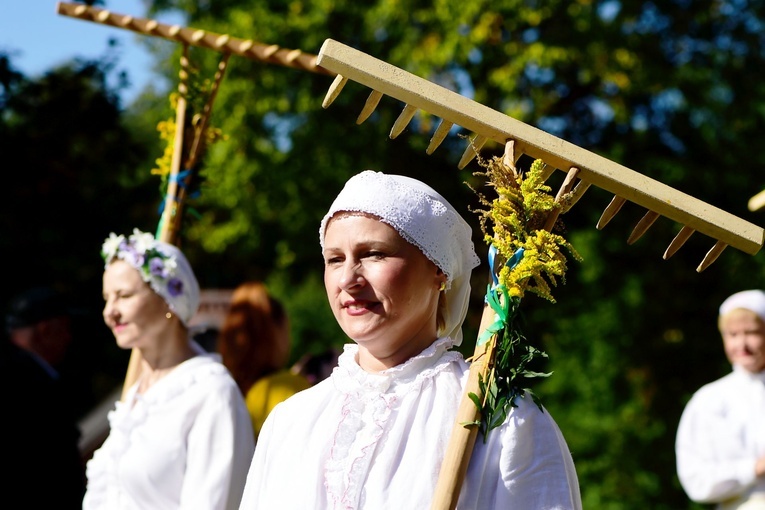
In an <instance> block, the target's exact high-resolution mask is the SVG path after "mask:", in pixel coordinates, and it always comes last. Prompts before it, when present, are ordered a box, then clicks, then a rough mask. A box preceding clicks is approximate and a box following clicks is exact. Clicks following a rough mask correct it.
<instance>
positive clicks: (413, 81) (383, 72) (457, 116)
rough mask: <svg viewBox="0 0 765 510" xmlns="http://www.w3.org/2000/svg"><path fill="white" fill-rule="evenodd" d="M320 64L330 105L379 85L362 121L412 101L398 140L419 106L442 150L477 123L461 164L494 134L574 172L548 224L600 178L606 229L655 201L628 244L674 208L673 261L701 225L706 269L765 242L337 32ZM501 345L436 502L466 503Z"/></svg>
mask: <svg viewBox="0 0 765 510" xmlns="http://www.w3.org/2000/svg"><path fill="white" fill-rule="evenodd" d="M316 63H317V65H319V66H321V67H323V68H325V69H327V70H329V71H332V72H334V73H336V74H337V76H336V77H335V80H334V81H333V83H332V85H331V86H330V88H329V91H328V92H327V95H326V97H325V98H324V101H323V103H322V106H323V107H324V108H328V107H329V106H330V105H331V104H332V102H333V101H334V100H335V99H336V98H337V96H338V95H339V94H340V92H341V91H342V89H343V87H344V86H345V84H346V83H347V82H348V80H353V81H356V82H358V83H360V84H362V85H365V86H367V87H369V88H371V89H372V92H371V94H370V95H369V97H368V99H367V101H366V104H365V105H364V107H363V109H362V111H361V113H360V114H359V116H358V118H357V120H356V123H357V124H361V123H363V122H364V121H365V120H366V119H367V118H368V117H369V116H370V115H371V114H372V112H373V111H374V110H375V108H376V107H377V105H378V104H379V102H380V100H381V98H382V96H383V95H388V96H390V97H393V98H395V99H398V100H399V101H401V102H403V103H404V104H405V106H404V109H403V111H402V112H401V114H400V115H399V117H398V118H397V119H396V121H395V122H394V124H393V127H392V128H391V131H390V138H396V137H397V136H398V135H399V134H401V132H402V131H403V130H404V128H406V126H407V125H408V124H409V122H410V121H411V120H412V118H413V117H414V115H415V113H416V112H417V110H420V109H421V110H423V111H425V112H428V113H430V114H432V115H435V116H437V117H440V118H441V122H440V124H439V125H438V127H437V128H436V131H435V133H434V134H433V137H432V138H431V140H430V144H429V146H428V148H427V150H426V152H427V154H432V153H433V151H434V150H435V149H436V148H437V147H438V146H439V145H440V144H441V142H443V140H444V139H445V138H446V135H447V134H448V132H449V131H450V130H451V129H452V127H453V126H455V125H457V126H462V127H463V128H465V129H467V130H469V131H471V132H472V133H473V137H472V138H471V139H470V143H469V144H468V146H467V148H466V149H465V152H464V153H463V155H462V158H461V159H460V161H459V163H458V168H459V169H463V168H464V167H465V166H466V165H467V164H468V163H469V162H470V161H471V160H472V159H473V158H474V157H475V156H476V155H477V151H480V149H481V147H483V145H484V144H485V143H486V141H488V140H493V141H495V142H497V143H498V144H501V145H504V147H505V154H504V160H503V161H504V164H505V165H506V166H508V167H511V168H514V166H515V162H516V161H517V160H518V159H519V158H520V157H521V156H522V155H523V154H527V155H529V156H531V157H532V158H534V159H541V160H542V161H544V162H545V164H546V165H547V168H548V173H547V175H546V176H545V179H546V178H548V177H549V176H550V175H551V174H552V173H553V172H554V171H555V170H556V169H559V170H561V171H564V172H566V176H565V179H564V181H563V184H562V185H561V188H560V190H559V192H558V194H557V195H556V202H558V203H559V204H560V208H559V209H558V210H557V211H555V212H553V213H552V214H551V215H550V216H549V217H548V218H547V222H546V225H545V227H544V228H545V229H547V230H549V229H551V228H552V226H553V225H554V223H555V221H556V219H557V217H558V215H559V214H563V213H565V212H567V211H568V210H569V209H570V208H571V207H573V205H574V204H575V203H576V202H577V201H578V200H579V199H580V198H581V197H582V195H583V194H584V192H585V191H587V189H588V188H589V187H590V186H591V185H595V186H598V187H600V188H603V189H605V190H606V191H609V192H611V193H613V194H614V197H613V199H612V200H611V202H610V204H609V205H608V206H607V207H606V209H605V210H604V211H603V214H602V215H601V217H600V220H599V221H598V223H597V228H598V229H602V228H603V227H605V226H606V224H608V222H609V221H610V220H611V219H612V218H613V217H614V216H615V215H616V214H617V213H618V212H619V210H620V209H621V208H622V206H623V205H624V204H625V203H626V202H627V201H630V202H633V203H635V204H638V205H640V206H642V207H645V208H646V209H647V212H646V213H645V215H644V216H643V217H642V219H641V220H640V221H639V222H638V223H637V225H636V226H635V227H634V229H633V231H632V233H631V234H630V236H629V238H628V240H627V242H628V243H629V244H632V243H634V242H635V241H637V240H638V239H639V238H640V237H641V236H642V235H643V234H644V233H645V232H646V231H647V230H648V229H649V228H650V227H651V225H653V223H654V222H655V221H656V220H657V219H658V217H659V216H666V217H667V218H669V219H671V220H674V221H676V222H678V223H680V224H681V225H682V228H681V229H680V231H679V232H678V234H677V235H676V237H675V238H674V239H673V240H672V242H671V243H670V244H669V246H668V247H667V249H666V251H665V252H664V259H668V258H670V257H671V256H672V255H673V254H674V253H675V252H677V250H678V249H680V247H682V246H683V244H685V242H686V241H687V240H688V238H689V237H690V236H691V235H692V234H693V233H694V232H696V231H698V232H701V233H702V234H705V235H707V236H709V237H711V238H713V239H715V240H716V243H715V244H714V246H712V248H711V249H710V250H709V251H708V252H707V254H706V256H705V257H704V259H703V260H702V261H701V263H700V264H699V266H698V267H697V268H696V271H697V272H701V271H703V270H704V269H706V268H707V267H709V265H711V264H712V263H713V262H714V261H715V260H716V259H717V258H718V257H719V256H720V254H721V253H722V251H723V250H724V249H725V248H726V247H727V246H733V247H734V248H737V249H739V250H741V251H743V252H745V253H748V254H751V255H754V254H756V253H757V252H758V251H759V250H760V248H761V247H762V244H763V241H764V240H765V231H763V229H762V228H760V227H758V226H756V225H754V224H752V223H749V222H747V221H744V220H743V219H741V218H738V217H736V216H734V215H732V214H729V213H727V212H725V211H723V210H720V209H718V208H716V207H714V206H711V205H709V204H707V203H705V202H702V201H701V200H698V199H696V198H694V197H692V196H689V195H686V194H684V193H682V192H680V191H678V190H676V189H674V188H672V187H670V186H667V185H664V184H662V183H660V182H657V181H655V180H653V179H650V178H649V177H647V176H645V175H642V174H640V173H638V172H636V171H634V170H631V169H629V168H627V167H624V166H622V165H619V164H618V163H615V162H613V161H610V160H609V159H607V158H604V157H601V156H599V155H597V154H594V153H592V152H590V151H587V150H585V149H583V148H581V147H578V146H576V145H574V144H571V143H569V142H567V141H565V140H563V139H561V138H557V137H555V136H553V135H551V134H548V133H546V132H544V131H541V130H539V129H537V128H535V127H533V126H530V125H528V124H525V123H523V122H520V121H518V120H516V119H513V118H512V117H509V116H507V115H505V114H502V113H500V112H498V111H496V110H493V109H491V108H488V107H486V106H484V105H482V104H480V103H477V102H475V101H473V100H471V99H468V98H466V97H464V96H461V95H460V94H457V93H455V92H453V91H451V90H448V89H446V88H444V87H441V86H439V85H437V84H434V83H432V82H430V81H428V80H425V79H423V78H420V77H418V76H415V75H413V74H411V73H409V72H407V71H404V70H403V69H400V68H397V67H395V66H393V65H390V64H388V63H386V62H384V61H381V60H379V59H376V58H374V57H372V56H370V55H367V54H365V53H363V52H361V51H358V50H356V49H354V48H351V47H349V46H346V45H344V44H342V43H339V42H337V41H334V40H332V39H327V40H326V41H325V42H324V44H323V45H322V47H321V50H320V51H319V54H318V59H317V61H316ZM493 320H494V312H493V310H492V309H491V308H490V307H489V306H485V307H484V311H483V316H482V319H481V325H480V327H479V338H480V335H481V334H482V333H483V331H485V330H486V328H487V327H488V326H489V325H490V324H491V323H492V322H493ZM495 343H496V335H495V336H494V337H493V338H492V339H491V340H490V341H488V342H486V343H484V344H483V345H477V346H476V349H475V353H474V354H473V358H472V359H473V361H472V363H471V367H470V374H469V378H468V382H467V385H466V389H465V392H464V394H463V396H462V400H461V402H460V406H459V408H458V411H457V418H456V420H455V423H454V427H453V429H452V435H451V438H450V442H449V444H448V446H447V450H446V454H445V456H444V461H443V463H442V465H441V470H440V474H439V479H438V483H437V485H436V489H435V493H434V496H433V502H432V506H431V509H432V510H444V509H449V510H452V509H454V508H455V507H456V506H457V501H458V499H459V493H460V488H461V486H462V482H463V481H464V479H465V474H466V472H467V467H468V464H469V462H470V456H471V454H472V450H473V447H474V445H475V440H476V436H477V433H478V426H477V425H476V423H477V422H478V421H479V419H480V409H478V407H477V406H476V405H475V403H474V402H473V401H472V400H471V399H470V397H469V396H468V395H469V394H470V393H474V394H475V395H477V396H478V399H479V400H483V398H484V395H483V392H482V391H481V389H480V384H479V382H480V381H486V380H487V377H488V374H489V373H490V372H491V370H492V369H493V364H494V361H493V355H494V350H495V347H496V345H495Z"/></svg>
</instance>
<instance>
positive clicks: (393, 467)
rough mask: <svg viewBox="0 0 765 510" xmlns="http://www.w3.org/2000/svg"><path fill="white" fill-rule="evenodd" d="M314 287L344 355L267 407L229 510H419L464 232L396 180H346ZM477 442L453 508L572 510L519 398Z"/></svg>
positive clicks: (458, 380) (453, 401) (449, 213)
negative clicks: (323, 297)
mask: <svg viewBox="0 0 765 510" xmlns="http://www.w3.org/2000/svg"><path fill="white" fill-rule="evenodd" d="M319 235H320V243H321V246H322V254H323V257H324V284H325V288H326V292H327V298H328V300H329V304H330V307H331V309H332V311H333V313H334V315H335V318H336V320H337V322H338V323H339V325H340V326H341V328H342V329H343V331H344V332H345V334H346V335H347V336H348V337H349V338H350V339H351V340H353V343H350V344H347V345H345V347H344V351H343V353H342V354H341V356H340V358H339V360H338V366H337V367H335V369H334V371H333V372H332V374H331V376H330V377H329V378H327V379H324V380H323V381H321V382H319V383H318V384H316V385H315V386H313V387H311V388H308V389H307V390H304V391H302V392H300V393H298V394H296V395H294V396H292V397H290V398H289V399H287V400H286V401H284V402H282V403H280V404H278V405H277V406H276V408H275V409H274V410H273V411H272V412H271V414H269V415H268V418H267V419H266V422H265V424H264V426H263V429H262V431H261V434H260V436H259V438H258V444H257V446H256V450H255V455H254V457H253V462H252V466H251V467H250V472H249V475H248V479H247V485H246V487H245V493H244V496H243V498H242V504H241V507H240V508H241V509H242V510H254V509H274V508H278V509H280V510H306V509H311V510H323V509H370V510H371V509H386V510H409V509H418V510H419V509H425V510H427V509H428V508H429V506H430V503H431V500H432V498H433V493H434V490H435V486H436V482H437V480H438V474H439V469H440V466H441V463H442V460H443V457H444V453H445V451H446V446H447V443H448V441H449V436H450V434H451V430H452V427H453V424H454V421H455V418H456V413H457V407H458V405H459V402H460V399H461V396H462V393H463V388H464V384H465V382H466V380H467V375H468V364H467V363H466V362H465V360H464V359H463V357H462V355H461V354H460V353H459V352H457V351H453V350H450V348H451V347H453V346H456V345H459V344H460V342H461V340H462V331H461V327H462V322H463V321H464V319H465V316H466V313H467V306H468V300H469V297H470V275H471V272H472V270H473V268H475V267H476V266H478V264H479V262H480V261H479V259H478V257H477V255H476V253H475V251H474V248H473V242H472V234H471V230H470V227H469V225H468V224H467V223H466V222H465V220H464V219H463V218H462V217H461V216H460V215H459V214H458V213H457V211H456V210H455V209H454V208H453V207H452V206H451V205H450V204H449V203H448V202H447V201H446V200H445V199H444V198H443V197H442V196H441V195H439V194H438V193H437V192H436V191H434V190H433V189H432V188H430V187H429V186H427V185H425V184H424V183H422V182H420V181H417V180H415V179H411V178H408V177H403V176H398V175H389V174H383V173H380V172H374V171H370V170H368V171H364V172H361V173H360V174H357V175H356V176H354V177H352V178H351V179H350V180H349V181H348V182H347V183H346V184H345V187H344V188H343V190H342V191H341V192H340V194H339V195H338V196H337V198H336V199H335V201H334V203H333V204H332V206H331V207H330V209H329V212H328V213H327V214H326V216H325V217H324V219H323V221H322V222H321V226H320V232H319ZM516 404H517V407H515V408H513V409H512V410H511V411H510V412H509V416H508V418H507V420H506V421H505V423H504V424H503V425H501V426H500V427H498V428H497V429H494V430H492V431H491V433H490V434H489V436H488V441H487V442H486V443H484V442H483V438H479V439H478V440H477V441H476V446H475V450H474V452H473V455H472V456H471V462H470V465H469V468H468V472H467V476H466V480H465V483H464V485H463V487H462V491H461V494H460V501H459V504H458V508H460V509H480V510H490V509H494V508H502V509H517V510H545V509H562V510H571V509H580V508H581V498H580V494H579V486H578V482H577V477H576V471H575V469H574V464H573V461H572V458H571V454H570V452H569V450H568V447H567V445H566V443H565V441H564V439H563V436H562V434H561V432H560V430H559V429H558V427H557V425H556V424H555V422H554V421H553V419H552V418H551V417H550V415H549V414H548V413H547V411H546V410H542V409H540V408H538V407H537V405H536V404H535V403H534V402H533V401H532V399H531V398H530V397H528V398H519V399H517V400H516Z"/></svg>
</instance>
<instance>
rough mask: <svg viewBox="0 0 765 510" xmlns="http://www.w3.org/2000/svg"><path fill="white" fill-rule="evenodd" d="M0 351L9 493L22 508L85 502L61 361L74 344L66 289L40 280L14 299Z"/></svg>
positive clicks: (76, 505)
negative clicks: (46, 284) (33, 286)
mask: <svg viewBox="0 0 765 510" xmlns="http://www.w3.org/2000/svg"><path fill="white" fill-rule="evenodd" d="M5 321H6V333H7V336H4V337H3V339H2V347H1V349H2V353H1V354H0V380H2V387H4V388H6V396H5V405H4V409H5V412H6V413H7V414H6V420H5V427H4V430H5V431H6V433H7V434H8V435H7V436H6V447H5V448H4V449H3V454H4V457H3V458H4V462H5V463H6V470H5V471H6V475H4V477H3V479H4V483H5V484H6V485H5V487H6V489H5V490H4V497H6V498H7V499H8V500H9V501H15V502H17V504H19V506H20V507H23V508H57V509H62V510H67V509H80V508H82V498H83V494H84V492H85V470H84V464H83V462H82V460H81V457H80V452H79V449H78V441H79V438H80V431H79V429H78V427H77V423H76V420H75V416H74V413H73V406H72V396H71V395H69V394H68V393H67V391H66V389H65V388H64V386H63V384H62V381H61V378H60V375H59V372H58V370H57V368H58V367H60V366H61V364H62V363H63V361H64V359H65V358H66V354H67V351H68V350H69V347H70V345H71V343H72V331H71V322H70V321H71V318H70V309H69V308H68V306H67V303H66V299H65V297H64V296H63V294H61V293H58V292H56V291H55V290H53V289H52V288H49V287H35V288H31V289H29V290H27V291H24V292H22V293H21V294H19V295H17V296H16V297H14V298H13V299H12V300H11V303H10V306H9V307H8V310H7V313H6V317H5Z"/></svg>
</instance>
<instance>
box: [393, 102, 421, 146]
mask: <svg viewBox="0 0 765 510" xmlns="http://www.w3.org/2000/svg"><path fill="white" fill-rule="evenodd" d="M415 113H417V107H416V106H412V105H410V104H408V105H406V106H404V109H403V110H402V111H401V115H399V116H398V118H397V119H396V122H394V123H393V127H392V128H391V130H390V138H391V140H392V139H394V138H396V137H397V136H398V135H400V134H401V132H402V131H404V128H406V126H408V125H409V122H410V121H411V120H412V117H414V114H415Z"/></svg>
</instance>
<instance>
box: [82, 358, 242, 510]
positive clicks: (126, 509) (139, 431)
mask: <svg viewBox="0 0 765 510" xmlns="http://www.w3.org/2000/svg"><path fill="white" fill-rule="evenodd" d="M137 386H138V383H136V384H135V385H133V387H132V388H131V389H130V390H129V392H128V394H127V398H126V399H125V401H124V402H117V403H116V407H115V409H114V410H112V411H111V412H110V413H109V425H110V432H109V437H107V439H106V441H105V442H104V444H103V445H102V446H101V448H99V449H98V450H97V451H96V452H95V453H94V455H93V458H92V459H91V460H90V461H89V462H88V464H87V477H88V487H87V492H86V494H85V498H84V501H83V510H98V509H103V510H133V509H135V510H138V509H141V510H146V509H148V508H151V509H181V508H182V509H184V510H190V509H199V510H228V509H235V508H237V507H238V505H239V502H240V499H241V495H242V491H243V489H244V482H245V477H246V472H247V468H248V466H249V464H250V461H251V460H252V453H253V451H254V448H255V439H254V434H253V430H252V422H251V421H250V415H249V414H248V412H247V408H246V406H245V404H244V399H243V398H242V395H241V393H240V391H239V389H238V387H237V386H236V383H235V382H234V380H233V378H232V377H231V375H230V374H229V372H228V371H227V370H226V368H225V367H224V366H223V365H222V364H221V363H220V362H219V361H218V357H217V354H212V353H211V354H204V355H199V356H196V357H194V358H191V359H189V360H188V361H185V362H183V363H181V364H180V365H178V367H176V368H175V369H174V370H173V371H172V372H170V373H169V374H168V375H167V376H165V377H163V378H162V379H160V380H159V381H157V382H156V383H155V384H154V385H153V386H152V387H151V388H150V389H149V391H147V392H146V393H145V394H143V395H139V394H137V393H136V390H137Z"/></svg>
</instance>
